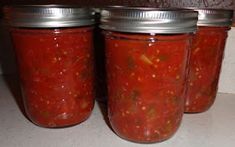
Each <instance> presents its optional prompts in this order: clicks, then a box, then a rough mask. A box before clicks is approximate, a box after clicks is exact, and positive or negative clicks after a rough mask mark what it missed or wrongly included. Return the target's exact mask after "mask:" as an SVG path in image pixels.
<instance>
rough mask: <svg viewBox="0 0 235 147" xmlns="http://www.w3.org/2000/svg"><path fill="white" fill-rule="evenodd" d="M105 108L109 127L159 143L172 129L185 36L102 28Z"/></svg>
mask: <svg viewBox="0 0 235 147" xmlns="http://www.w3.org/2000/svg"><path fill="white" fill-rule="evenodd" d="M105 40H106V56H107V76H108V98H109V99H108V111H109V119H110V122H111V125H112V128H113V129H114V131H115V132H116V133H117V134H118V135H119V136H120V137H122V138H125V139H127V140H130V141H134V142H142V143H151V142H159V141H163V140H166V139H168V138H169V137H171V136H172V135H173V134H174V133H175V132H176V130H177V129H178V127H179V125H180V122H181V119H182V115H183V112H184V91H185V84H186V73H187V72H186V71H187V70H186V67H187V63H188V55H189V47H190V40H191V34H178V35H177V34H175V35H154V34H152V35H150V34H134V33H117V32H111V31H106V32H105Z"/></svg>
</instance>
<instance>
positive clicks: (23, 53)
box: [5, 5, 94, 127]
mask: <svg viewBox="0 0 235 147" xmlns="http://www.w3.org/2000/svg"><path fill="white" fill-rule="evenodd" d="M5 13H6V18H7V20H8V22H9V24H10V26H11V28H10V32H11V36H12V40H13V44H14V47H15V51H16V56H17V61H18V67H19V72H20V79H21V85H22V93H23V95H24V104H25V109H26V113H27V115H28V117H29V118H30V120H31V121H32V122H34V123H35V124H37V125H39V126H42V127H66V126H71V125H75V124H78V123H80V122H82V121H84V120H86V119H87V118H88V117H89V115H90V113H91V111H92V109H93V105H94V93H93V80H94V75H93V73H94V72H93V31H92V30H93V27H92V26H91V25H92V24H93V23H94V22H93V19H92V12H91V11H90V10H88V9H84V8H75V7H64V6H50V5H49V6H16V7H7V8H6V9H5ZM16 13H18V14H21V15H16ZM58 16H60V17H58ZM84 17H85V19H84ZM81 18H83V19H81Z"/></svg>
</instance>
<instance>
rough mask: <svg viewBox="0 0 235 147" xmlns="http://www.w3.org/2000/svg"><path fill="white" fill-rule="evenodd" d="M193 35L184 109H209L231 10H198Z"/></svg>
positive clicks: (215, 90)
mask: <svg viewBox="0 0 235 147" xmlns="http://www.w3.org/2000/svg"><path fill="white" fill-rule="evenodd" d="M196 11H198V12H199V20H198V26H199V29H198V32H197V33H196V34H195V36H194V37H193V44H192V52H191V58H190V66H189V68H190V72H189V76H188V84H187V85H188V88H187V89H188V90H187V93H186V103H185V112H189V113H197V112H204V111H206V110H208V109H209V108H210V107H211V106H212V104H213V103H214V101H215V97H216V94H217V89H218V81H219V76H220V70H221V64H222V59H223V54H224V48H225V43H226V38H227V34H228V30H229V29H230V26H231V24H232V18H233V17H232V16H233V11H232V10H217V9H199V10H196Z"/></svg>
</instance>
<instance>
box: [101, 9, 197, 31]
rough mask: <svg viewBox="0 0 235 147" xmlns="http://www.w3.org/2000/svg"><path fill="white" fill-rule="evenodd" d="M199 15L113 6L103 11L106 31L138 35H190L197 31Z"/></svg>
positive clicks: (102, 25) (186, 11)
mask: <svg viewBox="0 0 235 147" xmlns="http://www.w3.org/2000/svg"><path fill="white" fill-rule="evenodd" d="M197 18H198V13H197V12H196V11H193V10H189V9H179V8H149V7H127V6H112V7H106V8H103V9H102V10H101V25H100V27H101V28H102V29H105V30H112V31H121V32H133V33H134V32H137V33H162V34H170V33H176V34H178V33H190V32H195V31H196V29H197Z"/></svg>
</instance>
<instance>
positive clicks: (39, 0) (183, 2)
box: [0, 0, 235, 20]
mask: <svg viewBox="0 0 235 147" xmlns="http://www.w3.org/2000/svg"><path fill="white" fill-rule="evenodd" d="M234 3H235V0H0V6H4V5H12V4H73V5H79V6H96V7H102V6H107V5H131V6H152V7H200V8H203V7H208V8H225V9H234V10H235V5H234ZM234 20H235V16H234Z"/></svg>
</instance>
